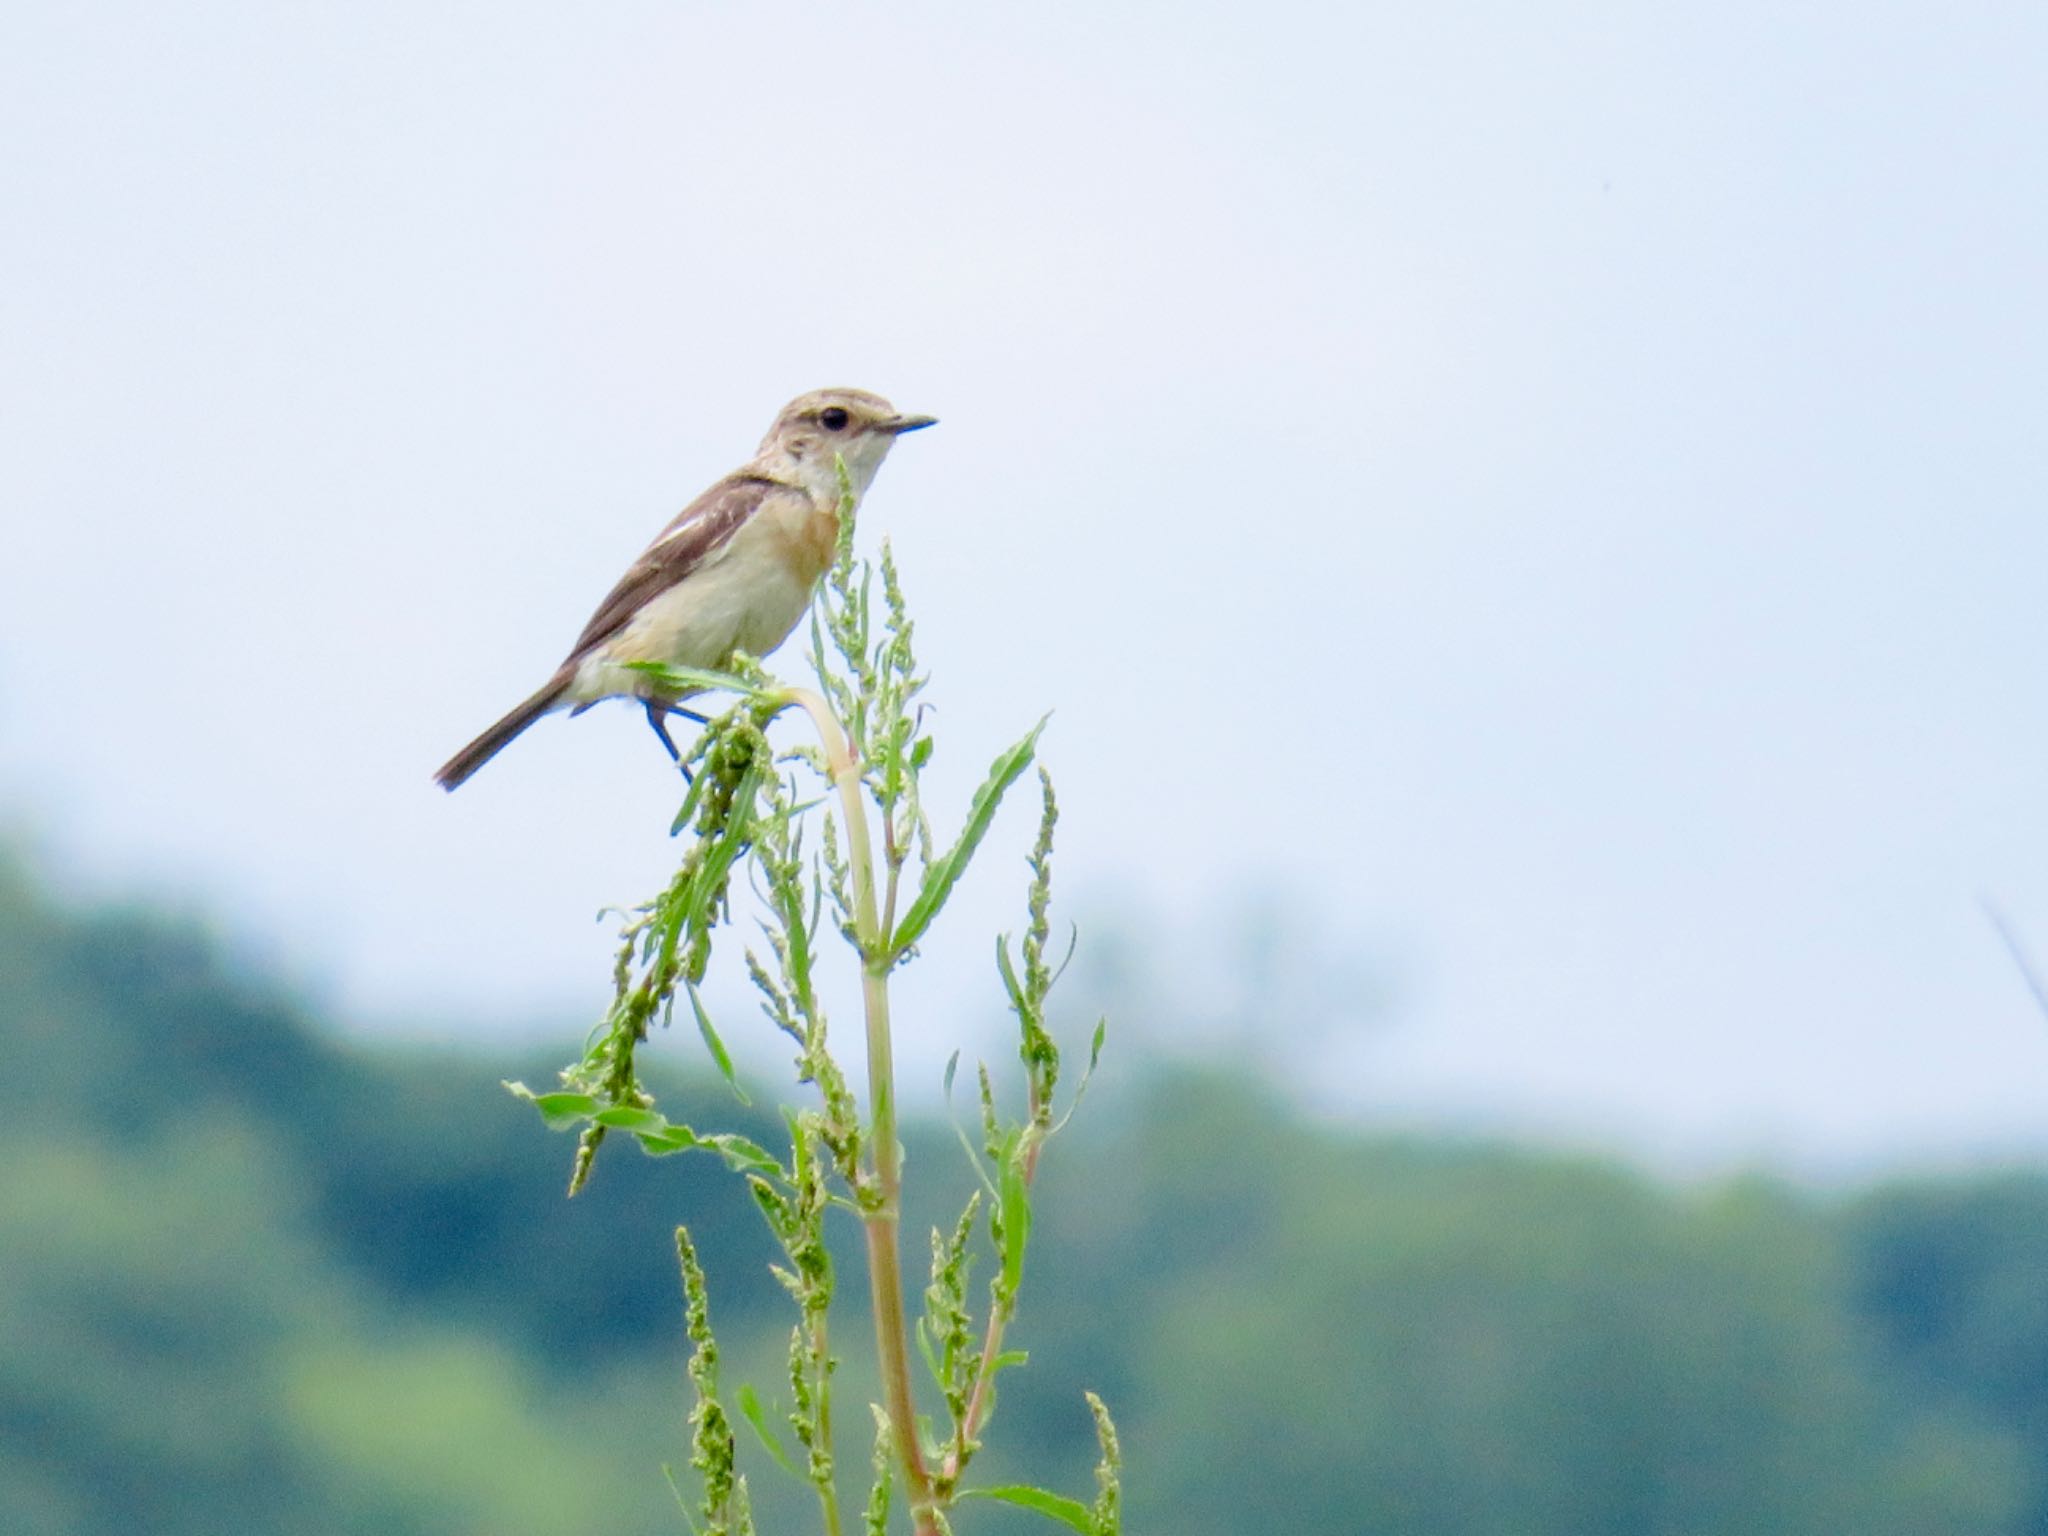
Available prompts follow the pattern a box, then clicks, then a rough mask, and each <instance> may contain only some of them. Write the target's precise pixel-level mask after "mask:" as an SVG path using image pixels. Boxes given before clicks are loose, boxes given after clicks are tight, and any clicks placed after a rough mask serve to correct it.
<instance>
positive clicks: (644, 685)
mask: <svg viewBox="0 0 2048 1536" xmlns="http://www.w3.org/2000/svg"><path fill="white" fill-rule="evenodd" d="M935 422H936V418H935V417H931V416H912V415H906V414H905V413H903V412H901V411H898V410H897V409H896V407H894V406H893V405H891V404H890V403H889V402H888V401H887V400H885V399H883V398H882V397H881V396H880V395H876V394H870V393H868V392H867V391H866V390H861V389H817V390H812V391H811V392H810V393H809V394H803V395H798V396H797V397H796V398H795V399H794V400H792V401H790V402H789V404H787V405H785V406H784V407H783V408H782V409H781V411H780V412H778V413H777V415H776V417H775V424H774V425H773V426H771V427H770V428H769V429H768V435H767V436H766V437H764V438H762V439H761V446H760V449H759V450H758V451H757V452H756V453H755V455H754V456H753V458H751V459H749V460H748V461H747V462H746V463H745V464H742V465H741V466H740V467H739V468H738V469H736V470H734V471H733V472H732V473H731V474H729V475H727V476H725V477H724V478H723V479H721V480H719V481H717V482H716V483H714V484H713V485H712V486H711V487H710V488H709V489H708V490H706V491H705V492H704V493H703V495H701V496H699V497H698V498H697V499H696V500H695V501H693V502H691V503H690V504H689V505H688V506H687V507H685V508H683V510H682V511H681V512H679V513H678V514H677V515H676V516H675V518H674V519H673V520H672V521H671V522H670V523H669V524H668V526H667V527H665V528H663V529H662V530H661V532H660V533H658V534H656V535H655V537H654V542H653V543H651V544H649V545H648V546H647V548H646V550H645V551H644V552H643V553H642V554H641V556H640V558H639V559H637V560H635V561H634V562H633V564H632V566H631V567H629V568H628V570H627V571H626V574H625V575H624V576H622V577H620V578H619V582H618V585H617V586H615V587H613V588H612V590H611V592H610V593H609V594H608V595H607V596H606V597H605V600H604V601H603V602H601V603H599V604H598V605H597V611H596V612H595V613H593V614H592V615H591V616H590V622H589V623H588V624H586V625H584V626H583V633H582V634H580V635H578V636H577V637H576V643H575V644H574V645H573V646H571V647H570V648H569V654H568V655H567V656H566V657H564V658H563V661H562V664H561V665H560V666H559V667H557V668H556V669H555V672H554V675H553V676H552V677H550V678H549V679H548V680H547V681H546V682H545V683H542V684H541V685H540V687H539V688H537V689H535V690H534V691H533V693H532V694H530V695H529V696H528V697H527V698H526V699H525V700H524V701H523V702H521V703H520V704H518V705H516V706H514V708H513V709H512V710H510V711H509V712H508V713H507V714H506V715H505V716H504V717H503V718H502V719H500V720H499V721H498V722H497V723H496V724H494V725H492V726H491V727H490V728H489V729H488V730H486V731H485V732H484V733H483V734H482V735H480V736H478V737H477V738H476V740H474V741H472V742H471V743H470V744H469V745H468V746H466V747H464V748H463V749H462V750H461V751H460V752H457V753H456V754H455V755H454V756H453V757H451V758H449V759H448V761H447V762H446V763H444V764H442V765H441V769H440V771H439V772H438V773H436V774H435V775H434V782H435V783H437V784H439V785H440V786H441V787H442V788H443V789H445V790H450V791H453V790H455V789H456V788H458V787H460V786H461V785H462V784H463V783H465V782H466V781H467V780H468V779H469V777H470V775H472V774H473V773H475V772H476V771H477V770H478V769H479V768H481V767H483V765H484V764H485V763H487V762H489V761H490V760H491V759H492V758H493V757H496V756H497V755H498V753H500V752H501V751H503V750H504V749H505V747H506V746H508V745H509V744H510V743H511V742H512V740H513V739H514V738H515V737H517V736H518V735H519V734H520V733H521V732H522V731H524V730H526V728H527V727H528V726H530V725H532V724H533V723H534V722H535V721H537V720H539V719H540V718H541V717H542V716H543V715H548V714H552V713H553V712H555V711H556V710H561V709H566V710H568V711H569V712H570V713H571V714H581V713H582V712H583V711H584V710H586V709H588V708H589V707H590V706H591V705H593V704H595V703H597V702H598V701H599V700H601V699H609V698H630V699H637V700H639V701H640V703H641V705H642V706H643V707H644V708H645V710H646V712H647V722H648V724H649V725H651V726H652V727H653V728H654V733H655V735H656V736H658V737H659V738H660V739H661V744H662V746H663V747H664V748H665V749H666V750H667V752H668V755H669V757H670V758H671V759H673V760H675V761H676V762H677V763H678V764H679V765H680V763H681V761H682V755H681V754H680V753H679V752H678V751H677V750H676V745H675V743H674V742H673V741H672V740H670V739H669V734H668V723H667V717H668V716H669V714H670V713H672V712H673V713H679V714H686V715H687V714H690V711H687V710H683V709H681V708H680V703H679V701H680V700H682V699H684V698H686V697H688V696H689V695H690V694H692V693H695V692H697V691H698V690H696V689H677V688H674V687H666V688H665V687H663V686H662V685H661V683H660V682H659V681H658V680H657V679H655V678H653V677H650V676H649V675H648V674H647V673H645V672H643V671H640V670H638V669H637V668H636V667H635V665H634V664H635V663H647V662H658V663H661V664H663V665H666V666H671V667H694V668H700V669H705V670H718V669H722V668H724V667H726V666H727V665H729V664H730V662H731V660H732V657H733V654H734V653H735V652H736V651H745V652H746V653H747V654H749V655H751V656H766V655H767V654H768V653H769V652H771V651H773V650H774V649H775V648H776V647H777V646H779V645H781V644H782V642H783V641H784V640H786V639H788V638H789V633H790V631H791V630H793V629H795V628H796V625H797V621H798V620H799V619H801V618H802V617H803V615H804V611H805V610H806V609H807V608H808V607H809V606H810V602H811V594H812V592H813V590H814V589H815V588H816V586H817V584H818V579H819V578H820V577H821V576H822V575H824V573H825V569H826V567H827V566H829V565H830V564H831V563H832V558H833V555H834V553H835V551H836V550H837V548H838V542H839V517H840V505H841V496H842V487H841V482H840V465H841V464H842V463H843V464H844V465H845V475H846V481H847V484H848V485H849V486H850V487H851V489H852V492H853V497H854V500H855V503H856V504H858V502H859V499H860V498H861V497H862V496H863V495H865V494H866V492H867V489H868V486H869V485H870V484H872V483H873V481H874V478H875V471H877V470H878V469H880V468H881V467H882V460H883V459H885V458H887V457H888V455H889V450H890V448H892V447H893V446H895V443H896V439H897V438H899V437H901V436H902V435H903V434H904V433H905V432H915V431H919V430H920V429H922V428H925V427H929V426H932V425H934V424H935ZM692 718H694V719H699V720H701V719H702V717H701V716H694V715H693V716H692Z"/></svg>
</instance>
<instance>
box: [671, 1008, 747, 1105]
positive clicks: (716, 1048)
mask: <svg viewBox="0 0 2048 1536" xmlns="http://www.w3.org/2000/svg"><path fill="white" fill-rule="evenodd" d="M684 986H685V987H686V988H687V989H688V991H689V994H690V1011H691V1012H692V1013H694V1014H696V1015H697V1033H698V1034H700V1035H702V1036H703V1037H704V1049H706V1050H707V1051H709V1052H710V1053H711V1059H712V1060H713V1061H715V1062H717V1063H718V1072H719V1076H721V1077H723V1078H724V1079H725V1085H726V1087H728V1088H730V1089H731V1090H732V1094H733V1097H734V1098H736V1099H738V1100H739V1101H740V1102H741V1103H742V1104H745V1105H748V1106H749V1107H751V1106H752V1104H753V1102H754V1101H753V1100H752V1099H750V1098H748V1097H747V1091H746V1089H744V1088H742V1087H741V1086H740V1079H739V1074H738V1073H736V1072H735V1071H733V1066H732V1057H731V1056H730V1055H729V1054H727V1052H726V1049H725V1042H724V1041H723V1040H721V1039H719V1038H718V1031H717V1030H715V1029H713V1028H712V1027H711V1015H710V1014H708V1013H706V1012H705V1011H704V1000H703V999H702V998H701V997H699V996H698V995H697V984H696V983H695V982H694V981H691V982H685V983H684Z"/></svg>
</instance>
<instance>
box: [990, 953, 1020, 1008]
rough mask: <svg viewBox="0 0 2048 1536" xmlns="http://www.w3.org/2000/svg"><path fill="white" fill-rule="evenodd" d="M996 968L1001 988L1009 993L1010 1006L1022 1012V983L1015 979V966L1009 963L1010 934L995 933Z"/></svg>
mask: <svg viewBox="0 0 2048 1536" xmlns="http://www.w3.org/2000/svg"><path fill="white" fill-rule="evenodd" d="M996 970H997V972H998V973H1000V974H1001V976H1002V978H1003V990H1004V991H1005V992H1007V993H1009V994H1010V1006H1011V1007H1012V1008H1014V1009H1016V1010H1017V1012H1018V1013H1020V1014H1021V1013H1023V1012H1024V984H1023V983H1022V982H1021V981H1019V980H1018V979H1017V968H1016V967H1015V966H1014V965H1012V964H1011V963H1010V936H1009V935H1008V934H1007V933H999V934H997V935H996Z"/></svg>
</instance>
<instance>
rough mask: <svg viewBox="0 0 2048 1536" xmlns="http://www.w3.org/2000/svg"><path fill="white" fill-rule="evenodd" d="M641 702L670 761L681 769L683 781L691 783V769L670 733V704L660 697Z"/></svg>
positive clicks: (648, 721)
mask: <svg viewBox="0 0 2048 1536" xmlns="http://www.w3.org/2000/svg"><path fill="white" fill-rule="evenodd" d="M640 702H641V705H642V706H643V707H644V708H645V709H646V711H647V723H648V724H649V725H650V726H652V727H653V728H654V734H655V735H656V736H658V737H659V738H660V739H661V744H662V747H663V748H664V749H665V750H666V751H667V753H668V757H669V761H670V762H672V763H674V764H675V765H676V767H677V768H678V769H679V770H681V772H682V775H683V782H684V783H685V784H687V783H689V782H690V770H689V769H687V768H684V767H683V754H682V753H681V752H680V751H678V750H677V749H676V744H675V741H674V739H673V738H671V737H670V735H669V733H668V712H669V708H670V706H668V705H666V704H663V703H662V702H661V701H660V700H659V699H642V700H641V701H640Z"/></svg>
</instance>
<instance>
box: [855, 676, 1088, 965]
mask: <svg viewBox="0 0 2048 1536" xmlns="http://www.w3.org/2000/svg"><path fill="white" fill-rule="evenodd" d="M1051 718H1052V717H1051V716H1050V715H1047V716H1045V717H1044V718H1043V719H1041V720H1040V721H1039V722H1038V724H1036V725H1034V726H1033V727H1031V729H1030V731H1028V732H1027V733H1026V734H1025V736H1024V739H1023V740H1021V741H1019V742H1018V743H1017V744H1016V745H1015V746H1013V747H1011V748H1010V750H1009V751H1007V752H1005V753H1003V754H1002V756H1000V757H998V758H997V759H996V760H995V761H994V762H993V763H991V764H989V770H988V777H987V778H986V779H984V780H982V784H981V788H979V789H977V790H976V791H975V792H974V799H973V801H972V802H970V803H969V805H968V807H967V824H966V825H965V826H963V827H962V828H961V829H960V837H959V840H958V841H957V842H955V843H954V844H953V846H952V847H951V848H948V849H947V850H946V851H945V852H944V853H942V854H940V855H939V857H938V858H936V859H935V860H933V861H932V864H931V867H930V868H929V869H927V870H926V871H925V872H924V881H923V884H922V885H921V886H920V887H919V889H918V893H917V899H916V900H915V901H913V902H912V903H911V904H910V910H909V911H908V912H906V913H904V914H903V921H902V923H901V924H900V925H899V926H898V927H897V929H896V932H895V934H894V935H893V936H892V937H891V938H890V940H889V948H890V952H891V954H892V955H901V954H902V953H903V952H904V951H905V950H906V949H908V948H910V946H911V945H913V944H915V943H916V942H917V941H918V940H919V939H920V938H922V937H923V936H924V932H925V930H926V929H927V928H929V927H931V925H932V919H933V918H935V917H937V916H938V915H939V908H941V907H943V906H944V905H945V904H946V898H947V897H948V896H951V895H952V894H953V887H954V886H955V885H957V884H958V883H959V880H960V877H961V876H962V875H963V874H965V873H966V872H967V864H968V861H969V860H970V859H972V858H973V857H974V850H975V849H976V848H978V847H980V846H981V840H982V838H983V837H985V836H987V835H988V828H989V823H990V822H992V821H994V820H995V816H996V808H997V807H998V806H1000V805H1001V804H1002V803H1003V794H1004V792H1005V791H1006V790H1008V789H1009V787H1010V786H1011V785H1012V784H1014V783H1016V782H1017V779H1018V777H1019V775H1021V774H1022V773H1023V772H1024V770H1025V769H1026V768H1028V767H1030V766H1031V758H1032V755H1033V754H1034V753H1035V752H1036V751H1037V750H1038V733H1039V732H1040V731H1042V730H1044V729H1045V722H1046V720H1049V719H1051Z"/></svg>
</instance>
